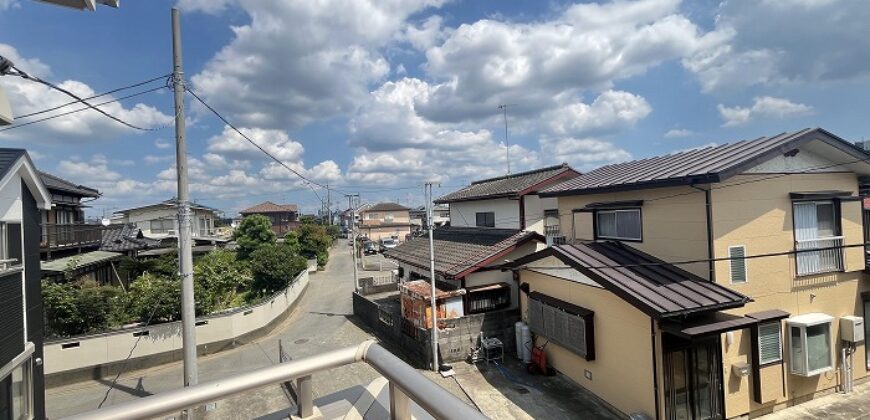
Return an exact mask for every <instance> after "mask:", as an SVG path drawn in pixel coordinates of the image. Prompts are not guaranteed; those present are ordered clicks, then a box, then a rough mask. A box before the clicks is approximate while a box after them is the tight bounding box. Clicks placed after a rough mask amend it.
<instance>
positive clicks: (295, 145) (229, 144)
mask: <svg viewBox="0 0 870 420" xmlns="http://www.w3.org/2000/svg"><path fill="white" fill-rule="evenodd" d="M240 131H241V132H242V133H244V134H245V136H247V137H248V138H250V139H251V140H252V141H254V142H255V143H256V144H257V145H259V146H260V147H262V148H263V149H265V150H266V151H267V152H269V154H271V155H272V156H275V157H276V158H278V159H279V160H281V161H298V160H300V159H301V158H302V154H303V152H304V151H305V148H304V147H302V144H301V143H299V142H297V141H295V140H292V139H290V136H288V135H287V133H286V132H284V131H282V130H272V129H263V128H240ZM207 150H208V151H209V152H212V153H213V154H217V155H221V156H223V157H224V158H225V159H226V158H230V159H235V160H268V159H269V157H268V156H266V155H265V154H264V153H263V152H261V151H260V150H259V149H257V147H256V146H254V145H253V144H251V143H250V142H248V141H247V140H245V138H244V137H242V136H241V135H240V134H239V133H238V132H236V131H235V130H233V129H232V128H231V127H229V126H224V129H223V132H221V134H219V135H216V136H213V137H212V138H210V139H209V140H208V147H207ZM210 159H212V161H213V162H216V161H215V158H214V157H211V158H210Z"/></svg>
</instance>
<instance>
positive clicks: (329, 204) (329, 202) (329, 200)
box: [326, 184, 332, 226]
mask: <svg viewBox="0 0 870 420" xmlns="http://www.w3.org/2000/svg"><path fill="white" fill-rule="evenodd" d="M331 193H332V191H330V190H329V184H326V217H327V219H328V222H326V225H327V226H332V194H331Z"/></svg>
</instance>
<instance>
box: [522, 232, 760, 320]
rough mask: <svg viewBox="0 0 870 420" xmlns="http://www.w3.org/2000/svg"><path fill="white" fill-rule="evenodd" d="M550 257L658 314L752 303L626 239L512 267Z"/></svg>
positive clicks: (549, 252)
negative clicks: (627, 241) (634, 245)
mask: <svg viewBox="0 0 870 420" xmlns="http://www.w3.org/2000/svg"><path fill="white" fill-rule="evenodd" d="M550 256H553V257H556V258H558V259H559V260H561V261H562V262H564V263H565V264H567V265H568V266H570V267H572V268H574V269H575V270H577V271H579V272H581V273H582V274H584V275H586V276H588V277H589V278H591V279H592V280H593V281H595V282H596V283H598V284H599V285H601V286H602V287H604V288H605V289H607V290H609V291H610V292H612V293H613V294H615V295H617V296H619V297H620V298H622V299H623V300H625V301H626V302H628V303H629V304H631V305H633V306H635V307H636V308H638V309H640V310H641V311H643V312H644V313H646V314H648V315H650V316H652V317H654V318H667V317H672V316H677V315H688V314H692V313H700V312H706V311H715V310H720V309H729V308H736V307H741V306H743V305H744V304H746V303H747V302H750V301H751V299H750V298H749V297H747V296H745V295H742V294H740V293H737V292H735V291H733V290H731V289H728V288H726V287H724V286H722V285H719V284H717V283H715V282H711V281H707V280H705V279H703V278H701V277H698V276H696V275H694V274H692V273H690V272H688V271H686V270H683V269H681V268H679V267H677V266H675V265H673V264H670V263H667V262H665V261H662V260H660V259H658V258H655V257H653V256H651V255H649V254H646V253H643V252H641V251H639V250H637V249H635V248H632V247H630V246H628V245H626V244H623V243H621V242H614V241H604V242H586V243H580V244H574V245H556V246H552V247H549V248H547V249H544V250H542V251H539V252H537V253H535V254H532V255H529V256H526V257H523V258H520V259H518V260H517V261H515V262H513V263H511V264H508V266H510V267H513V268H522V267H523V266H526V265H528V264H530V263H532V262H534V261H537V260H540V259H542V258H546V257H550Z"/></svg>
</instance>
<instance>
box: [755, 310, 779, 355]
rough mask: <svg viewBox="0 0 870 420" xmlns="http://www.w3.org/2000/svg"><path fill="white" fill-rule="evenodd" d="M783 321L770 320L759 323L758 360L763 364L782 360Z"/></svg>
mask: <svg viewBox="0 0 870 420" xmlns="http://www.w3.org/2000/svg"><path fill="white" fill-rule="evenodd" d="M781 325H782V324H781V323H780V322H779V321H776V322H768V323H765V324H759V325H758V360H759V363H760V364H762V365H766V364H769V363H775V362H779V361H781V360H782V334H781V328H782V327H781Z"/></svg>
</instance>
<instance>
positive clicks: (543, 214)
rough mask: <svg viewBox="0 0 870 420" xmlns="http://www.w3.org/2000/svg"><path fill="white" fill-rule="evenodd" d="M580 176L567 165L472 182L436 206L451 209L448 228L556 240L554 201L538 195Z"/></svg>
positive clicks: (440, 200) (556, 211) (556, 223)
mask: <svg viewBox="0 0 870 420" xmlns="http://www.w3.org/2000/svg"><path fill="white" fill-rule="evenodd" d="M577 175H579V172H577V171H575V170H574V169H572V168H571V167H570V166H568V165H567V164H564V163H563V164H561V165H556V166H549V167H546V168H540V169H535V170H531V171H526V172H519V173H515V174H510V175H505V176H500V177H496V178H489V179H483V180H480V181H474V182H472V183H471V185H469V186H468V187H465V188H463V189H461V190H458V191H455V192H452V193H450V194H447V195H444V196H442V197H440V198H438V199H437V200H435V204H449V205H450V225H451V226H477V227H494V228H500V229H523V230H532V231H535V232H538V233H540V234H542V235H548V236H557V234H558V232H559V224H558V223H559V219H558V217H557V216H558V208H557V200H556V199H555V198H549V197H548V198H543V197H540V196H539V195H538V194H537V192H538V191H539V190H541V189H543V188H546V187H548V186H551V185H554V184H557V183H559V182H562V181H565V180H567V179H571V178H574V177H576V176H577Z"/></svg>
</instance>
